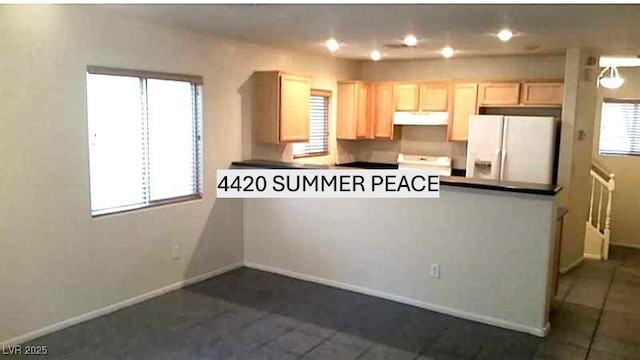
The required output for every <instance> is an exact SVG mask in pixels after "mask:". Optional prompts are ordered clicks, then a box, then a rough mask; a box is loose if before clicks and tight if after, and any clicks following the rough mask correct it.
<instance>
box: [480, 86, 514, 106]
mask: <svg viewBox="0 0 640 360" xmlns="http://www.w3.org/2000/svg"><path fill="white" fill-rule="evenodd" d="M478 93H479V94H478V105H479V106H509V105H518V104H519V103H520V83H481V84H480V89H479V91H478Z"/></svg>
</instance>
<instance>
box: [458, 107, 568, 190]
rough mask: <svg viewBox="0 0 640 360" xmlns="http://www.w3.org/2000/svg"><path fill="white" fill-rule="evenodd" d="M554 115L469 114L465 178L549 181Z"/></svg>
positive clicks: (553, 158) (545, 182)
mask: <svg viewBox="0 0 640 360" xmlns="http://www.w3.org/2000/svg"><path fill="white" fill-rule="evenodd" d="M555 153H556V119H555V118H554V117H552V116H501V115H471V116H470V117H469V139H468V144H467V169H466V170H467V173H466V176H467V177H469V178H481V179H499V180H507V181H522V182H529V183H537V184H551V183H552V182H553V175H554V168H555V161H554V160H555Z"/></svg>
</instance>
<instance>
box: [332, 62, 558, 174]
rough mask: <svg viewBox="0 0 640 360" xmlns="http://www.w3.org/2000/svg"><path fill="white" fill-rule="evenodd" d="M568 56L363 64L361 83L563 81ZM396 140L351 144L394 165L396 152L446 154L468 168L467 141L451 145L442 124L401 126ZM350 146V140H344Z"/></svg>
mask: <svg viewBox="0 0 640 360" xmlns="http://www.w3.org/2000/svg"><path fill="white" fill-rule="evenodd" d="M564 71H565V57H564V56H558V55H554V56H509V57H490V58H452V59H428V60H398V61H380V62H372V61H364V62H362V63H361V74H360V79H362V80H368V81H396V80H399V81H402V80H424V81H473V82H477V81H504V80H540V79H563V78H564ZM400 134H401V136H400V137H399V138H398V139H397V140H392V141H378V140H377V141H355V142H353V141H351V142H349V143H353V144H349V145H347V146H349V147H350V148H352V149H353V152H354V153H355V156H356V158H358V160H365V161H381V162H388V161H393V162H395V158H396V156H397V153H398V152H400V151H401V152H406V153H409V154H421V155H447V156H450V157H452V158H453V161H454V164H453V166H454V167H455V168H460V169H464V167H465V164H466V152H467V146H466V142H450V141H448V139H447V131H446V127H444V126H434V127H431V126H430V127H424V126H403V127H402V129H401V133H400ZM343 142H347V141H343Z"/></svg>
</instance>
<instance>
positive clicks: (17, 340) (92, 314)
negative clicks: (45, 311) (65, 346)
mask: <svg viewBox="0 0 640 360" xmlns="http://www.w3.org/2000/svg"><path fill="white" fill-rule="evenodd" d="M242 266H243V264H242V263H235V264H231V265H227V266H224V267H221V268H219V269H216V270H213V271H210V272H208V273H204V274H200V275H196V276H194V277H192V278H189V279H185V280H181V281H178V282H175V283H173V284H170V285H167V286H164V287H161V288H159V289H155V290H151V291H149V292H147V293H144V294H141V295H138V296H134V297H132V298H130V299H126V300H123V301H120V302H117V303H115V304H111V305H107V306H105V307H103V308H100V309H96V310H93V311H89V312H87V313H84V314H81V315H78V316H75V317H72V318H70V319H67V320H63V321H60V322H58V323H55V324H52V325H49V326H46V327H43V328H41V329H38V330H35V331H31V332H28V333H26V334H23V335H20V336H16V337H14V338H11V339H8V340H4V341H2V342H0V347H6V346H10V345H17V344H22V343H24V342H27V341H30V340H33V339H35V338H38V337H40V336H44V335H48V334H50V333H52V332H55V331H58V330H62V329H65V328H67V327H69V326H73V325H76V324H79V323H81V322H84V321H87V320H91V319H95V318H97V317H99V316H103V315H107V314H110V313H112V312H114V311H117V310H120V309H124V308H126V307H129V306H132V305H135V304H138V303H141V302H143V301H146V300H150V299H153V298H154V297H158V296H160V295H164V294H166V293H168V292H171V291H174V290H178V289H181V288H183V287H187V286H189V285H192V284H195V283H198V282H201V281H204V280H207V279H210V278H212V277H214V276H218V275H221V274H224V273H226V272H228V271H231V270H235V269H238V268H240V267H242Z"/></svg>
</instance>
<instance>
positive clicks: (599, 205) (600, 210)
mask: <svg viewBox="0 0 640 360" xmlns="http://www.w3.org/2000/svg"><path fill="white" fill-rule="evenodd" d="M603 194H604V184H600V196H599V199H598V226H596V228H597V229H598V231H600V226H601V224H602V222H601V221H600V219H601V218H602V195H603Z"/></svg>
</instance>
